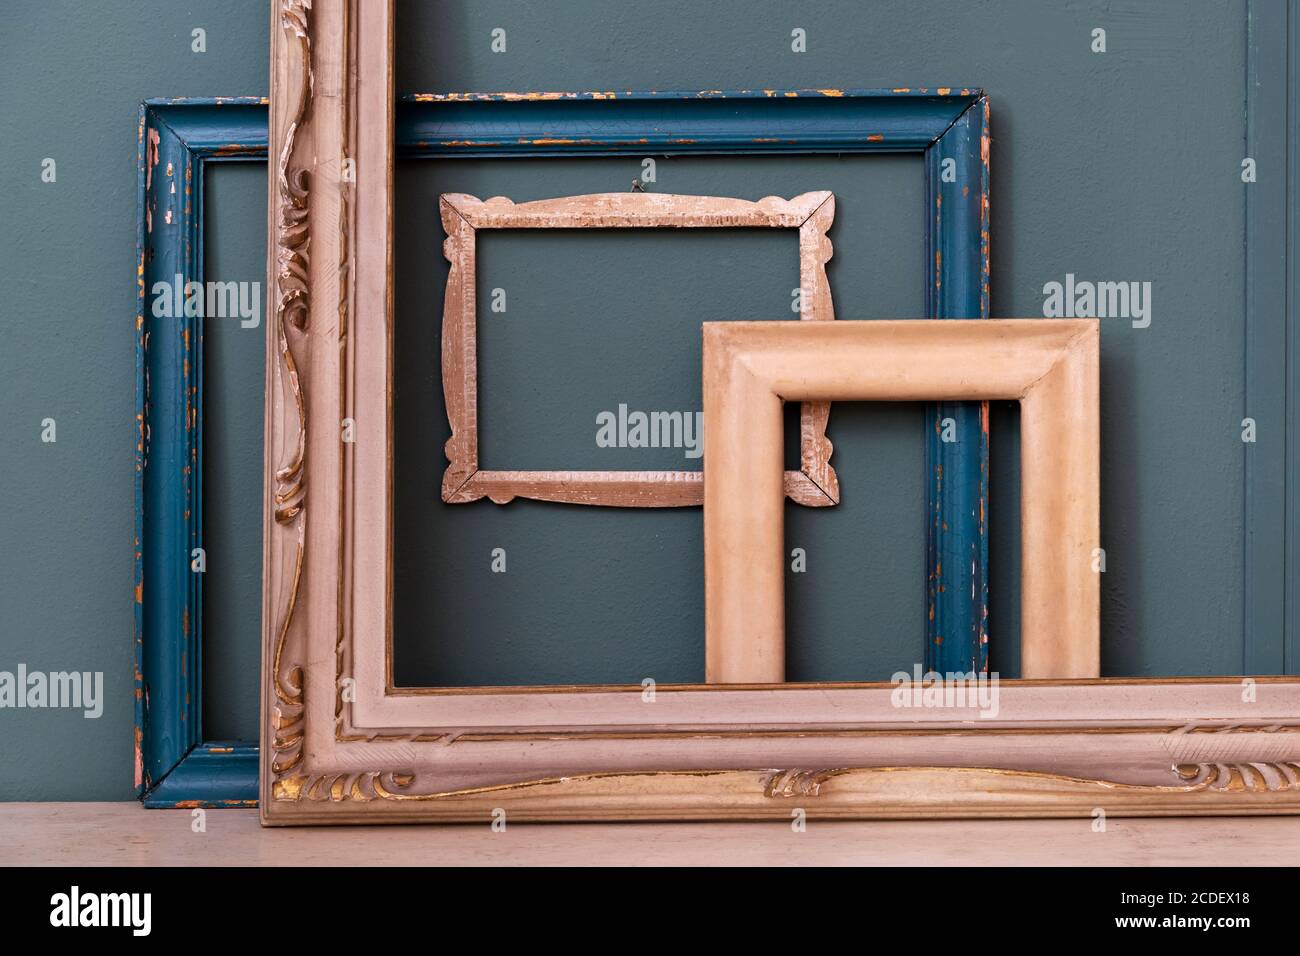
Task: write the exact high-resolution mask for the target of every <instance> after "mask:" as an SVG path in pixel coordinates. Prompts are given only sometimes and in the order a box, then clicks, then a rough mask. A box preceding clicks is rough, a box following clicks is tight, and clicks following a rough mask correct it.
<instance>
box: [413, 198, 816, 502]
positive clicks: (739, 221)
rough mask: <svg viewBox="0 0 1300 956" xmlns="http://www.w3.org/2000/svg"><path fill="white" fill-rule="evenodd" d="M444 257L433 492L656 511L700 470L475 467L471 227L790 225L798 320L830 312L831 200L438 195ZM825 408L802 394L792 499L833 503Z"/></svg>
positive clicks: (690, 487) (451, 498)
mask: <svg viewBox="0 0 1300 956" xmlns="http://www.w3.org/2000/svg"><path fill="white" fill-rule="evenodd" d="M438 205H439V211H440V213H441V216H442V224H443V229H444V230H445V231H446V233H447V239H446V240H445V241H444V242H443V253H444V255H445V256H446V258H447V261H448V262H450V263H451V271H450V274H449V275H448V277H447V293H446V303H445V305H444V308H443V320H442V388H443V395H444V396H445V398H446V405H447V418H448V422H449V424H450V425H451V438H449V439H448V440H447V444H446V452H447V460H448V464H447V470H446V472H445V473H444V474H443V479H442V500H443V501H444V502H446V503H448V504H465V503H467V502H471V501H477V500H479V499H481V498H484V497H487V498H490V499H491V500H492V501H493V502H495V503H496V504H506V503H507V502H509V501H512V500H513V499H514V498H516V497H522V498H535V499H540V500H543V501H564V502H570V503H573V504H584V505H610V506H617V507H636V508H657V507H665V506H686V505H702V504H703V503H704V473H703V472H702V471H487V470H480V469H479V467H478V347H477V334H478V333H477V329H478V309H477V302H476V291H477V289H476V275H477V268H476V253H475V250H476V248H477V236H478V232H479V230H482V229H624V228H626V229H634V228H676V229H698V228H735V227H744V228H768V229H797V230H798V232H799V284H800V288H801V289H803V290H805V293H806V294H805V295H804V297H803V299H802V300H801V306H800V311H801V319H803V320H804V321H813V322H826V321H830V320H832V319H834V318H835V308H834V305H833V303H832V300H831V290H830V283H829V282H828V281H827V279H826V262H827V260H829V259H830V257H831V241H830V239H828V238H827V237H826V232H827V230H829V229H830V226H831V222H832V220H833V219H834V217H835V197H834V196H833V195H832V194H831V193H830V192H827V191H825V190H822V191H818V192H808V193H803V194H802V195H799V196H795V197H794V198H793V199H789V200H787V199H781V198H779V197H777V196H768V197H767V198H765V199H762V200H759V201H758V202H750V201H749V200H745V199H727V198H720V197H714V196H674V195H669V194H665V193H630V192H629V193H599V194H595V195H589V196H568V197H564V198H560V199H544V200H537V201H534V202H525V203H515V202H513V201H511V200H509V199H507V198H505V197H502V196H498V197H495V198H492V199H489V200H487V201H486V202H484V201H483V200H481V199H478V198H476V197H474V196H467V195H464V194H461V193H448V194H445V195H443V196H441V197H440V198H439V203H438ZM829 415H830V406H829V404H828V403H826V402H805V403H804V404H803V405H802V407H801V409H800V416H799V421H800V470H799V471H787V472H785V477H784V487H785V491H784V494H785V495H786V496H788V497H789V498H791V499H792V500H794V501H796V502H798V503H799V504H802V505H808V506H810V507H824V506H827V505H834V504H837V503H838V502H839V481H838V480H837V479H836V477H835V470H834V469H833V468H832V467H831V465H830V457H831V443H830V442H829V441H828V440H827V438H826V422H827V419H828V418H829Z"/></svg>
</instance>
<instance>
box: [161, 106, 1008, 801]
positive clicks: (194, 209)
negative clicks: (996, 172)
mask: <svg viewBox="0 0 1300 956" xmlns="http://www.w3.org/2000/svg"><path fill="white" fill-rule="evenodd" d="M140 123H141V125H140V136H141V140H140V144H141V145H140V225H139V231H138V235H139V250H138V251H139V254H140V259H139V260H138V261H139V264H140V265H141V267H142V271H141V275H140V280H141V285H140V286H139V296H140V298H139V314H138V321H139V322H140V323H141V324H140V328H141V331H142V334H141V337H140V339H139V347H138V358H137V394H138V396H139V400H138V408H137V412H138V414H139V415H140V421H141V422H142V423H143V424H144V426H145V427H144V429H143V431H147V432H148V434H149V441H148V446H147V447H142V448H141V449H140V453H139V459H138V462H137V483H136V510H137V523H136V538H137V542H138V546H137V549H136V583H137V595H138V598H139V599H138V601H137V605H136V614H137V666H138V669H139V670H138V673H137V728H138V732H139V733H140V735H141V743H140V747H139V750H140V753H141V758H142V761H143V781H142V786H141V790H142V793H144V794H145V803H146V805H147V806H178V805H195V804H196V802H197V804H201V805H204V806H232V805H246V801H247V800H249V799H255V797H256V784H257V779H256V778H257V773H256V759H255V754H256V747H255V745H252V744H236V745H215V744H205V743H203V742H202V734H201V729H202V708H201V701H202V692H201V688H202V664H201V648H202V641H201V632H202V620H201V608H202V595H201V593H200V591H199V576H197V575H194V574H191V573H190V571H189V554H190V550H191V548H193V547H198V546H200V542H201V537H202V529H201V521H200V517H201V512H200V500H201V490H202V489H201V481H200V477H201V462H202V444H201V431H202V429H201V425H202V414H201V408H202V361H201V357H202V320H201V319H184V320H180V321H179V322H177V320H166V319H154V318H153V317H152V316H150V315H149V314H148V310H147V309H146V304H147V301H148V300H147V297H146V290H147V289H148V288H150V287H151V285H152V283H153V282H154V281H167V280H169V279H170V278H171V276H172V275H174V274H175V273H177V272H180V273H181V274H182V275H183V276H184V277H185V278H186V279H189V278H194V279H195V280H197V281H202V264H203V257H202V235H203V230H202V217H203V206H202V183H203V176H202V170H203V166H204V164H205V163H208V162H215V161H230V160H252V159H264V158H265V157H266V150H267V136H266V104H265V101H264V100H259V99H254V98H225V99H186V100H150V101H148V102H146V103H145V104H144V105H143V107H142V110H141V119H140ZM149 130H155V131H156V132H157V133H158V137H159V139H158V151H159V165H160V166H161V167H163V168H164V169H165V166H166V163H167V162H172V163H173V164H174V169H177V170H184V169H188V170H191V171H192V172H191V183H192V187H191V192H190V194H189V195H188V196H187V197H186V198H187V199H188V200H189V201H188V202H184V203H181V202H175V203H172V204H171V208H172V210H173V216H174V221H173V222H172V223H164V224H163V225H164V226H165V228H163V229H161V230H160V228H159V220H158V218H157V217H158V216H159V215H160V210H162V211H165V210H166V209H167V208H168V205H169V204H168V197H170V195H171V194H170V193H169V192H168V193H166V194H165V195H160V194H159V189H160V188H162V187H161V186H160V184H161V182H162V180H160V177H159V176H158V175H157V172H158V171H157V169H156V168H155V170H154V173H153V176H152V179H151V180H150V181H149V182H150V185H149V187H148V188H147V189H146V180H147V179H148V178H149V177H148V173H147V170H146V162H147V161H148V159H149V156H148V131H149ZM396 147H397V154H398V155H399V156H400V157H403V158H416V159H435V158H447V157H457V158H487V157H528V156H570V157H572V156H601V155H612V154H619V153H636V154H645V153H654V154H656V155H682V154H691V153H694V154H731V155H734V154H767V153H900V152H910V153H919V154H921V155H922V156H923V157H924V159H925V169H926V180H927V203H928V213H927V215H926V222H927V242H928V249H929V252H930V256H929V259H930V261H931V263H932V269H931V272H930V274H929V276H928V277H927V283H928V285H927V290H928V294H927V301H928V314H929V315H930V316H931V317H933V318H973V317H978V318H984V317H987V316H988V305H989V294H988V190H989V171H988V152H987V150H988V100H987V98H986V97H985V96H984V95H983V93H982V92H981V91H980V90H976V89H959V88H954V89H947V88H942V89H911V90H742V91H736V92H723V91H716V90H701V91H694V92H618V91H609V92H601V91H591V92H585V93H548V94H511V93H476V94H427V95H426V94H420V95H413V96H407V97H404V98H403V99H402V101H401V102H400V103H399V105H398V108H397V116H396ZM164 154H165V158H164ZM946 160H952V162H951V164H946V163H945V161H946ZM945 170H947V171H948V172H949V173H950V176H949V178H950V179H951V181H947V180H946V179H945V176H944V173H945ZM164 179H165V177H164ZM146 213H148V214H151V215H152V216H153V217H154V219H153V231H152V232H150V231H149V230H148V229H147V227H146ZM186 328H188V329H189V330H190V333H191V336H190V339H189V341H190V346H189V353H188V356H187V354H186V352H185V349H184V348H183V341H184V337H183V334H181V333H182V330H184V329H186ZM187 357H188V358H189V365H188V367H187V366H186V365H185V360H186V358H187ZM191 407H192V408H193V420H192V421H190V423H189V427H188V428H187V427H185V426H186V417H187V414H188V412H187V409H188V408H191ZM946 417H952V418H953V419H954V421H955V425H956V429H955V437H956V439H957V441H956V442H952V443H947V442H943V441H941V428H942V420H943V419H944V418H946ZM986 423H987V409H986V407H982V406H981V405H980V404H978V403H971V404H944V405H937V406H935V407H934V408H933V410H932V412H931V416H930V419H929V423H928V424H929V427H928V428H927V431H928V436H927V449H928V453H927V463H928V469H929V472H928V473H929V475H930V483H929V495H930V508H929V515H930V519H931V520H930V525H929V527H928V530H927V539H928V553H929V563H930V567H929V575H928V593H929V613H928V615H927V616H928V618H929V623H928V627H927V641H926V645H927V646H926V652H925V654H926V658H925V659H926V664H927V666H928V667H932V668H934V669H936V670H940V671H944V672H955V671H961V672H966V671H971V670H983V669H984V668H985V666H986V661H987V635H986V621H987V613H986V607H987V597H988V580H987V557H988V539H987V510H988V499H987V476H988V434H987V428H986ZM186 462H188V463H190V465H189V470H188V471H187V470H186V468H185V465H184V463H186ZM141 595H142V596H141ZM186 622H188V626H187V625H186Z"/></svg>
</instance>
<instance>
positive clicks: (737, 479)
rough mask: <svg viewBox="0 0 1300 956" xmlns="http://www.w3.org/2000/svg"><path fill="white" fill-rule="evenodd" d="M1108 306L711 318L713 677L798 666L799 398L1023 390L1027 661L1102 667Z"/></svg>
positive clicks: (998, 394)
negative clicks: (795, 503) (1030, 315)
mask: <svg viewBox="0 0 1300 956" xmlns="http://www.w3.org/2000/svg"><path fill="white" fill-rule="evenodd" d="M1100 338H1101V335H1100V326H1099V323H1098V320H1096V319H1077V320H1051V319H985V320H980V321H961V320H952V321H932V320H921V321H915V320H914V321H875V322H837V323H835V324H834V325H826V326H815V325H805V324H804V323H800V322H705V323H704V429H705V433H706V434H707V435H708V436H709V445H708V456H709V458H708V468H707V469H706V471H705V476H704V582H705V594H704V599H705V600H704V607H705V636H706V648H707V650H706V668H707V675H708V681H709V683H723V684H726V683H738V684H758V683H780V682H781V681H784V680H785V565H784V556H783V550H784V549H783V547H782V542H783V541H784V540H785V509H784V508H783V507H782V505H783V502H782V495H781V485H780V478H779V471H780V466H781V452H782V448H783V446H784V435H783V432H784V422H783V416H782V408H783V406H784V404H785V402H787V401H808V400H816V401H852V400H859V401H909V400H910V401H915V400H917V399H922V400H924V399H933V398H936V397H937V398H944V399H975V400H979V401H991V400H999V399H1014V400H1019V402H1020V407H1021V422H1022V426H1021V449H1022V451H1021V475H1022V478H1021V486H1022V493H1021V503H1020V513H1021V525H1022V527H1023V539H1022V543H1021V548H1022V550H1023V557H1022V559H1021V567H1022V568H1023V571H1022V575H1021V578H1022V586H1021V619H1022V620H1023V622H1024V627H1023V631H1022V634H1021V661H1022V667H1021V672H1022V675H1023V676H1024V677H1025V678H1028V679H1034V678H1067V677H1068V678H1080V677H1084V678H1086V677H1099V676H1101V627H1100V614H1101V581H1100V575H1099V573H1098V570H1097V568H1096V567H1095V566H1094V563H1093V556H1094V555H1095V553H1096V552H1095V550H1094V549H1096V548H1097V547H1098V546H1099V544H1100V537H1101V522H1100V496H1101V481H1100V453H1101V413H1100V361H1099V354H1098V353H1099V346H1100Z"/></svg>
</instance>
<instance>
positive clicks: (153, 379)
mask: <svg viewBox="0 0 1300 956" xmlns="http://www.w3.org/2000/svg"><path fill="white" fill-rule="evenodd" d="M138 136H139V144H138V151H137V162H138V173H139V182H138V210H139V214H138V220H139V221H138V222H137V225H136V317H135V326H136V442H137V444H136V479H135V503H136V525H135V545H136V547H135V614H136V675H135V697H136V700H135V707H136V723H135V726H136V786H137V789H138V790H139V792H140V793H141V795H142V796H143V797H144V799H145V802H146V804H147V805H149V806H174V805H175V803H176V801H183V800H189V799H194V798H193V797H188V796H185V794H186V793H187V792H188V790H189V789H190V788H189V785H188V784H187V785H185V786H182V785H180V783H179V781H190V782H193V781H196V780H197V779H199V778H200V777H204V778H206V777H209V776H212V775H215V777H213V779H212V780H211V782H210V786H211V788H215V790H214V792H216V791H219V792H221V793H222V794H224V795H225V799H229V800H232V801H240V800H247V799H256V796H257V772H256V763H255V761H254V763H253V764H252V765H251V767H252V773H251V775H250V774H249V767H250V765H249V764H248V761H247V760H243V761H240V760H236V759H234V758H233V757H231V758H230V759H223V756H224V755H227V754H234V753H235V751H233V750H230V749H229V748H218V749H216V750H212V751H211V752H210V753H209V752H208V751H205V750H204V745H203V738H202V725H203V711H202V702H203V692H202V687H203V685H202V648H203V640H202V630H203V594H202V589H201V581H202V576H201V575H199V574H195V573H193V572H192V571H191V570H190V556H191V553H192V551H193V549H194V548H197V547H201V546H202V527H203V526H202V516H203V512H202V497H203V494H202V492H203V469H202V462H203V320H202V319H201V318H198V317H185V316H181V317H178V318H160V317H156V316H154V315H153V310H152V302H153V296H152V291H153V288H154V284H155V283H157V282H164V283H167V284H168V285H169V286H170V285H172V284H173V283H174V282H175V277H176V276H177V275H179V276H181V282H182V283H185V282H190V281H195V282H202V281H203V169H204V166H205V165H206V164H207V163H209V162H231V161H240V160H256V159H265V157H266V107H265V102H264V101H263V100H259V99H242V98H241V99H228V100H149V101H146V102H145V103H144V104H143V105H142V106H141V109H140V117H139V126H138ZM182 288H183V286H182ZM173 778H175V781H173ZM169 781H173V782H171V783H169ZM164 784H165V785H166V786H165V787H164ZM163 793H166V794H168V795H169V796H168V797H167V798H166V799H164V798H162V797H160V796H159V794H163ZM173 797H174V798H175V799H173Z"/></svg>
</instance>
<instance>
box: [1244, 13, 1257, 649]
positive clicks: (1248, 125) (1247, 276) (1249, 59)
mask: <svg viewBox="0 0 1300 956" xmlns="http://www.w3.org/2000/svg"><path fill="white" fill-rule="evenodd" d="M1254 24H1255V3H1254V0H1246V83H1245V91H1244V93H1245V96H1244V101H1243V103H1242V113H1243V116H1242V119H1243V123H1242V136H1241V139H1242V144H1241V146H1242V155H1244V156H1250V155H1251V154H1252V150H1251V148H1250V147H1251V138H1252V136H1253V134H1254V114H1253V109H1254V104H1255V97H1254V96H1253V95H1252V90H1253V77H1254V73H1255V69H1254V68H1255V56H1254V48H1255V28H1254ZM1242 197H1243V199H1244V206H1245V209H1244V215H1243V216H1242V220H1241V247H1242V274H1243V278H1244V281H1243V282H1242V285H1241V298H1242V317H1243V322H1242V348H1241V381H1242V392H1241V414H1242V417H1243V418H1244V417H1246V416H1247V415H1249V414H1250V345H1251V336H1250V313H1251V305H1252V301H1253V297H1252V296H1251V269H1250V267H1251V256H1250V224H1251V199H1250V188H1249V186H1247V185H1246V184H1245V183H1243V184H1242ZM1249 452H1250V448H1249V446H1248V445H1247V444H1246V443H1245V442H1242V444H1241V486H1242V496H1241V529H1242V534H1241V672H1242V673H1243V674H1245V673H1248V672H1249V667H1248V661H1249V659H1250V640H1251V638H1250V635H1251V633H1252V628H1253V623H1254V615H1253V614H1252V610H1251V609H1252V607H1253V590H1252V588H1251V556H1250V546H1251V531H1252V527H1253V526H1252V525H1251V521H1250V504H1251V499H1250V478H1251V474H1250V455H1249Z"/></svg>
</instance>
